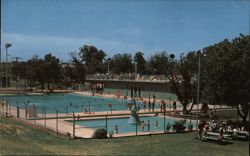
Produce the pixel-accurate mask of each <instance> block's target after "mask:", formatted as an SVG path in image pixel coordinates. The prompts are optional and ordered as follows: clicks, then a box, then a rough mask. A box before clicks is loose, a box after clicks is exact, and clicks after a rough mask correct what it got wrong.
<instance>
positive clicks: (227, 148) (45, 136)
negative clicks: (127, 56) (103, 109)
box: [0, 118, 249, 156]
mask: <svg viewBox="0 0 250 156" xmlns="http://www.w3.org/2000/svg"><path fill="white" fill-rule="evenodd" d="M0 124H1V125H6V124H7V125H9V126H11V127H18V128H19V129H20V130H21V132H20V133H22V134H19V135H16V133H14V132H13V133H10V134H8V133H9V132H8V131H6V130H4V128H3V126H0V127H1V129H0V155H5V154H8V155H9V154H11V155H13V154H32V155H34V154H42V155H45V154H66V155H73V154H78V155H79V154H80V155H84V154H87V155H100V154H103V155H145V154H146V155H173V156H174V155H177V156H179V155H187V156H189V155H190V156H196V155H197V156H206V155H207V156H211V155H213V156H217V155H218V156H219V155H225V156H237V155H239V156H246V155H247V154H248V151H249V149H248V146H249V143H248V142H241V141H233V142H234V143H233V144H230V145H218V144H216V143H213V142H201V141H199V140H196V139H194V137H195V134H194V133H187V134H172V135H156V136H152V137H150V136H143V137H130V138H117V139H109V140H95V139H93V140H69V139H65V138H60V137H56V136H54V134H51V133H45V132H44V131H42V130H39V129H33V128H31V127H30V126H27V125H24V124H23V123H19V122H17V121H15V120H14V119H3V118H0Z"/></svg>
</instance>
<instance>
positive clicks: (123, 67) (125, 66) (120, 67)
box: [110, 54, 133, 74]
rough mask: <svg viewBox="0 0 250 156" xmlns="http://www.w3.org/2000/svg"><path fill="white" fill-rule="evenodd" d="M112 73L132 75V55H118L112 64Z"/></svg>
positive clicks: (113, 58) (114, 57)
mask: <svg viewBox="0 0 250 156" xmlns="http://www.w3.org/2000/svg"><path fill="white" fill-rule="evenodd" d="M110 66H111V69H112V72H113V73H115V74H120V73H132V71H133V65H132V56H131V54H116V55H114V56H113V57H112V60H111V62H110Z"/></svg>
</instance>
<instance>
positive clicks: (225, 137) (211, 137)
mask: <svg viewBox="0 0 250 156" xmlns="http://www.w3.org/2000/svg"><path fill="white" fill-rule="evenodd" d="M218 137H219V133H214V132H207V134H206V135H203V136H202V140H203V141H206V140H211V141H217V142H218V141H219V140H218ZM229 140H232V138H231V137H230V135H227V134H224V135H223V139H222V140H221V141H220V142H221V143H229Z"/></svg>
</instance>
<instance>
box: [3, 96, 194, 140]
mask: <svg viewBox="0 0 250 156" xmlns="http://www.w3.org/2000/svg"><path fill="white" fill-rule="evenodd" d="M15 102H16V105H14V104H12V105H11V102H10V101H9V100H8V99H7V98H6V99H3V100H0V112H1V114H3V115H5V116H16V117H17V118H20V119H22V120H25V121H27V122H29V123H32V124H34V125H39V126H42V127H44V128H47V129H51V130H53V131H55V132H56V134H59V133H61V134H65V135H68V136H70V137H72V138H76V137H92V134H93V131H94V130H96V129H99V128H103V129H106V131H107V132H108V133H109V134H112V131H113V132H116V131H119V132H118V134H115V135H117V136H122V134H128V135H142V134H148V133H166V132H167V131H168V128H167V124H168V121H167V117H166V116H167V115H169V114H170V113H171V111H165V112H163V113H160V112H147V111H144V110H142V111H141V112H139V113H140V114H139V116H140V118H141V119H143V120H145V121H146V120H148V121H149V120H150V124H151V125H149V127H148V125H147V124H149V123H146V122H145V127H148V130H143V127H142V124H141V123H138V122H137V120H136V123H135V124H132V125H131V124H130V125H127V126H123V125H126V124H127V122H128V117H129V114H128V113H124V114H116V113H114V112H113V113H112V114H91V113H89V114H84V113H82V112H81V113H79V112H69V110H68V109H67V106H66V108H64V109H61V110H58V109H55V108H50V107H46V106H36V105H35V104H33V103H30V102H28V101H24V102H21V101H15ZM63 110H65V111H63ZM50 112H54V113H50ZM107 112H109V111H107ZM109 113H110V112H109ZM157 116H160V117H159V118H157ZM143 117H149V118H146V119H144V118H143ZM116 120H117V121H116ZM118 120H121V121H120V123H119V122H118ZM157 120H162V121H157ZM154 121H157V125H156V122H154ZM81 122H84V123H85V124H83V125H81ZM158 122H159V125H158ZM86 123H87V124H86ZM190 123H191V119H190ZM171 124H172V123H171ZM117 125H118V126H117ZM116 126H117V127H116ZM157 126H158V127H157ZM129 127H130V129H128V128H129ZM154 127H157V128H154ZM116 128H117V129H116ZM125 131H126V132H125Z"/></svg>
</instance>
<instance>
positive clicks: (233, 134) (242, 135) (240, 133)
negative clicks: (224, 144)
mask: <svg viewBox="0 0 250 156" xmlns="http://www.w3.org/2000/svg"><path fill="white" fill-rule="evenodd" d="M226 132H227V133H228V134H230V135H231V137H232V138H233V139H247V138H248V137H249V132H247V131H236V132H234V131H233V130H227V131H226Z"/></svg>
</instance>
